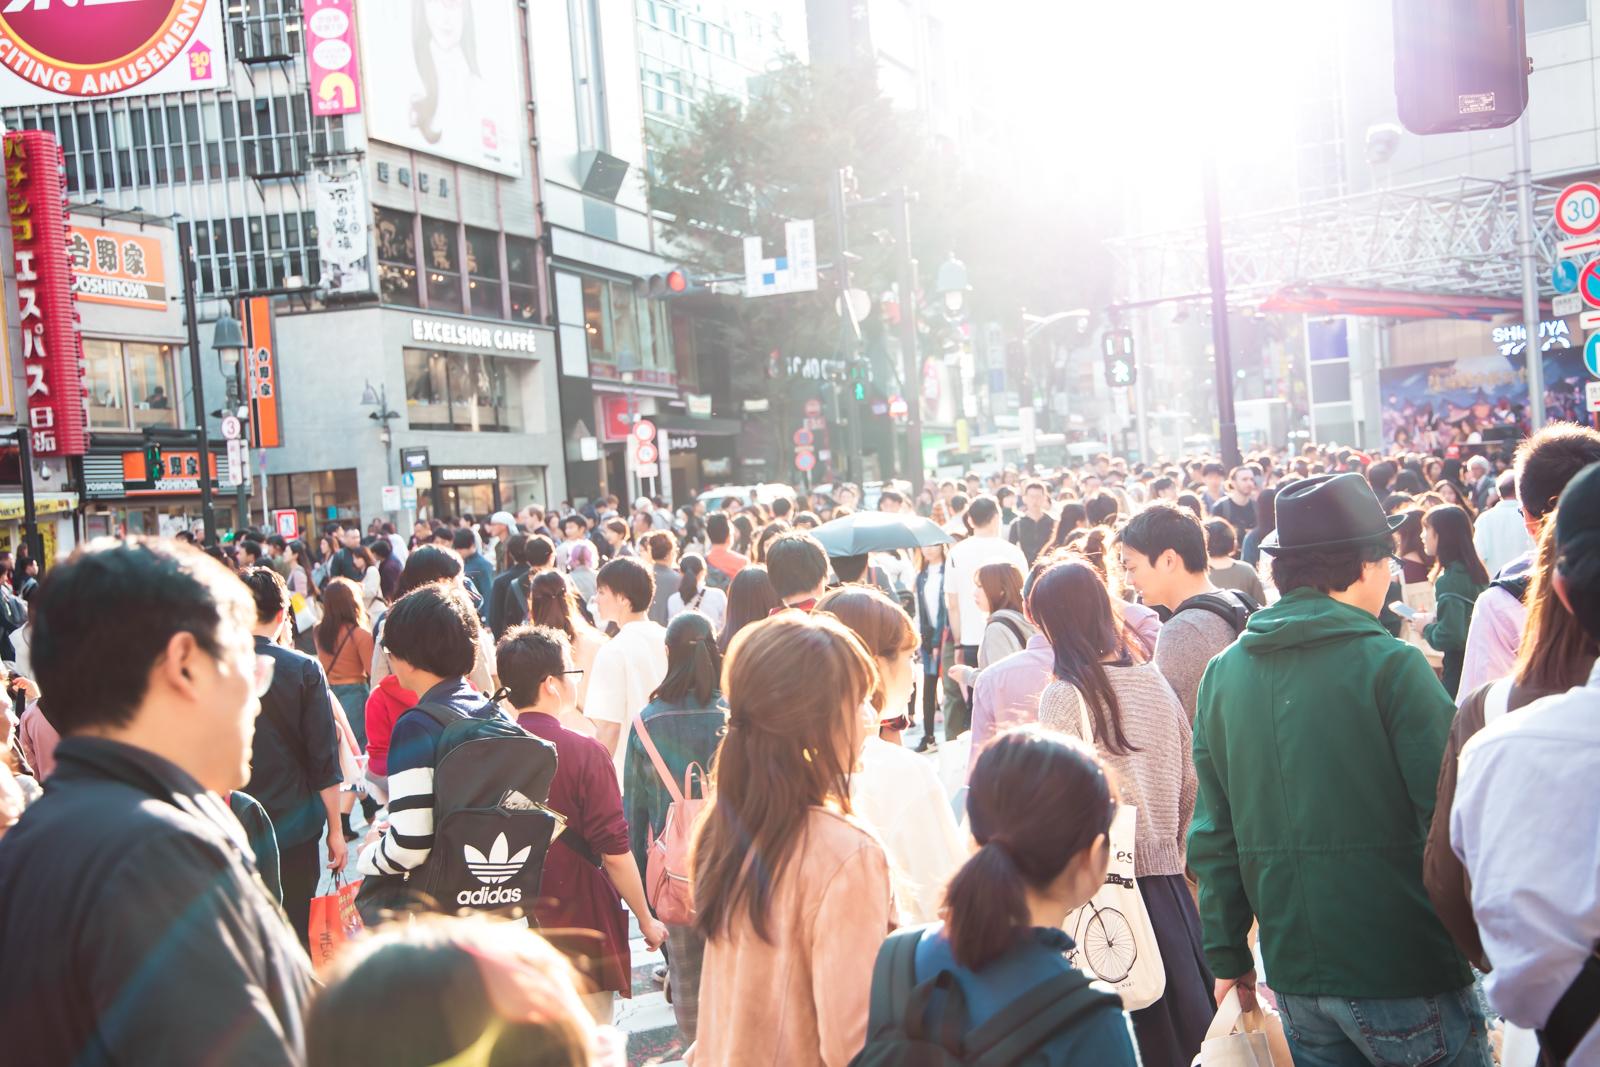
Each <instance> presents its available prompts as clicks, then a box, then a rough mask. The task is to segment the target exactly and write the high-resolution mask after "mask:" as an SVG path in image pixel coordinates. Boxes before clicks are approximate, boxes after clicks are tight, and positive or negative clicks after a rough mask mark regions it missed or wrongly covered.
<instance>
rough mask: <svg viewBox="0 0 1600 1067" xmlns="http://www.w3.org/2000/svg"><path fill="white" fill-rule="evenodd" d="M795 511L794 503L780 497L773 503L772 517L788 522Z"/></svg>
mask: <svg viewBox="0 0 1600 1067" xmlns="http://www.w3.org/2000/svg"><path fill="white" fill-rule="evenodd" d="M793 511H794V501H793V500H790V499H789V498H788V497H786V496H780V497H778V498H777V499H776V500H774V501H773V502H772V517H773V518H774V519H783V520H784V521H788V518H789V516H790V514H791V513H793Z"/></svg>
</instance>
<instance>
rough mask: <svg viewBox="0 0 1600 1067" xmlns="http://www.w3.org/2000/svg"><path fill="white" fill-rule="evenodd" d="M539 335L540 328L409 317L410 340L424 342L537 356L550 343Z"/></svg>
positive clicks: (541, 353) (540, 332) (540, 333)
mask: <svg viewBox="0 0 1600 1067" xmlns="http://www.w3.org/2000/svg"><path fill="white" fill-rule="evenodd" d="M542 336H543V334H542V331H540V330H530V329H526V328H518V327H515V326H490V325H487V324H480V323H476V322H459V321H457V320H455V319H428V318H421V317H414V318H412V320H411V339H412V340H413V341H421V342H423V343H425V344H435V345H455V346H456V347H458V348H486V349H491V350H493V351H495V352H526V353H528V355H530V356H537V355H544V354H546V353H544V352H542V351H541V349H542V348H543V346H544V345H545V344H548V343H549V342H548V341H543V340H542Z"/></svg>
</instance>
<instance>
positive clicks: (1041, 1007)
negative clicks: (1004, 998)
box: [967, 971, 1121, 1067]
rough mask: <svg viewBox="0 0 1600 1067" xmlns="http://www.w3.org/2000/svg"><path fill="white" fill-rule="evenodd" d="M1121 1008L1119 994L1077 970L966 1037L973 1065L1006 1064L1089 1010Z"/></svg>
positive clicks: (1004, 1066) (1037, 989)
mask: <svg viewBox="0 0 1600 1067" xmlns="http://www.w3.org/2000/svg"><path fill="white" fill-rule="evenodd" d="M1113 1005H1115V1006H1118V1007H1120V1006H1121V1001H1120V1000H1119V999H1118V997H1117V995H1116V994H1115V993H1109V992H1107V991H1106V990H1104V989H1096V988H1095V987H1094V985H1093V984H1092V983H1091V982H1090V981H1089V980H1088V979H1087V978H1086V977H1085V976H1084V975H1083V974H1082V973H1081V972H1078V971H1073V972H1070V973H1067V974H1061V975H1057V976H1056V977H1055V978H1052V979H1051V980H1050V981H1048V982H1044V983H1042V984H1040V985H1037V986H1035V987H1034V988H1032V989H1030V990H1028V992H1026V993H1024V994H1023V995H1022V996H1020V997H1018V998H1017V999H1016V1000H1014V1001H1012V1002H1011V1003H1010V1004H1009V1005H1008V1006H1007V1007H1006V1008H1004V1009H1003V1010H1001V1011H1000V1012H999V1013H998V1014H996V1015H995V1016H993V1017H992V1018H991V1019H989V1021H988V1022H986V1023H984V1024H983V1025H982V1026H980V1027H977V1028H976V1029H974V1030H973V1031H972V1033H970V1034H969V1035H967V1056H968V1062H969V1063H970V1064H972V1065H973V1067H1007V1065H1009V1064H1014V1063H1018V1062H1020V1061H1021V1060H1022V1058H1023V1057H1024V1056H1026V1055H1028V1054H1029V1053H1030V1052H1033V1051H1034V1050H1035V1049H1037V1048H1038V1047H1039V1046H1040V1045H1042V1044H1044V1043H1045V1042H1046V1041H1048V1040H1050V1038H1052V1037H1054V1036H1055V1035H1057V1034H1059V1033H1061V1032H1062V1031H1063V1030H1065V1029H1067V1028H1068V1027H1069V1026H1072V1025H1073V1024H1074V1023H1076V1022H1077V1021H1078V1020H1079V1019H1080V1018H1082V1017H1083V1016H1085V1015H1088V1014H1089V1013H1090V1012H1094V1011H1099V1010H1101V1009H1103V1008H1109V1007H1112V1006H1113Z"/></svg>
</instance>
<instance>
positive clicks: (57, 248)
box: [5, 130, 89, 456]
mask: <svg viewBox="0 0 1600 1067" xmlns="http://www.w3.org/2000/svg"><path fill="white" fill-rule="evenodd" d="M5 167H6V208H7V211H8V213H9V214H10V217H11V240H12V244H13V245H14V246H15V251H16V260H17V307H18V322H17V325H18V327H19V329H20V330H21V333H22V352H21V356H22V368H23V376H24V380H25V382H26V393H25V396H26V399H27V403H28V430H29V437H30V440H31V442H32V445H33V451H34V454H35V455H39V456H81V455H83V454H84V452H85V451H87V450H88V446H89V437H88V433H87V432H86V424H87V422H88V418H87V412H86V410H85V406H84V391H83V338H82V336H80V335H79V333H78V323H77V317H78V315H77V310H76V308H75V307H74V303H75V300H76V298H75V297H74V296H73V293H72V260H71V257H70V255H69V254H68V252H67V211H66V200H65V197H64V195H63V194H64V185H63V182H62V159H61V147H60V146H59V145H58V144H57V143H56V139H55V137H54V136H52V135H51V134H48V133H45V132H44V131H42V130H23V131H20V132H17V133H8V134H6V135H5Z"/></svg>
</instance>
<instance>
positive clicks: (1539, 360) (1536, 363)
mask: <svg viewBox="0 0 1600 1067" xmlns="http://www.w3.org/2000/svg"><path fill="white" fill-rule="evenodd" d="M1515 141H1516V185H1517V258H1518V259H1519V260H1521V262H1522V321H1523V322H1524V323H1525V324H1526V329H1527V331H1528V340H1527V342H1526V344H1524V346H1523V349H1522V351H1523V355H1524V358H1525V360H1526V363H1525V365H1526V366H1527V368H1528V424H1529V427H1530V428H1531V429H1532V430H1533V432H1534V433H1538V432H1539V431H1540V430H1541V429H1543V428H1544V420H1545V411H1544V343H1543V338H1542V337H1541V336H1540V334H1539V264H1538V258H1537V248H1536V247H1535V246H1536V241H1535V237H1534V235H1535V234H1536V233H1537V227H1536V226H1535V225H1534V219H1533V146H1532V144H1531V143H1530V141H1529V137H1528V113H1527V112H1526V111H1524V112H1523V113H1522V117H1521V118H1520V119H1518V120H1517V135H1516V139H1515Z"/></svg>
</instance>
